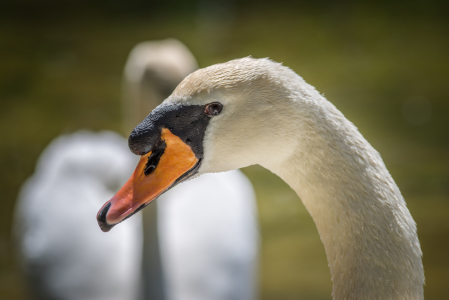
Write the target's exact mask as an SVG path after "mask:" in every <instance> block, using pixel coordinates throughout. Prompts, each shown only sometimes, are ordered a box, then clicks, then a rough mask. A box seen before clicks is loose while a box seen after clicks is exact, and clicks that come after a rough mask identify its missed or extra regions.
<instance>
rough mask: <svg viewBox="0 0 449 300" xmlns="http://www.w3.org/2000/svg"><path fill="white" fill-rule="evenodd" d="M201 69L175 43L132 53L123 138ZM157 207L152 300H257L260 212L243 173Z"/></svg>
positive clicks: (149, 280)
mask: <svg viewBox="0 0 449 300" xmlns="http://www.w3.org/2000/svg"><path fill="white" fill-rule="evenodd" d="M197 68H198V66H197V63H196V60H195V58H194V57H193V55H192V54H191V53H190V51H189V50H188V49H187V48H186V47H185V46H184V45H183V44H182V43H181V42H179V41H177V40H173V39H168V40H163V41H151V42H144V43H141V44H138V45H137V46H135V47H134V49H133V50H132V51H131V53H130V55H129V58H128V61H127V63H126V66H125V72H124V86H123V87H124V101H123V109H124V111H125V112H126V116H125V124H124V125H125V126H124V127H125V130H127V132H128V133H129V132H130V131H131V130H132V128H134V127H135V125H137V124H138V122H139V120H141V119H142V118H143V117H145V116H146V115H147V114H148V112H150V111H151V110H152V109H154V108H155V107H156V106H157V105H159V104H160V103H161V102H162V101H163V100H164V99H166V98H167V97H168V96H169V95H170V94H171V93H172V91H173V90H174V89H175V87H176V86H177V85H178V84H179V82H181V81H182V79H184V78H185V77H186V76H187V75H189V74H190V73H192V72H193V71H195V70H196V69H197ZM156 204H157V206H156V205H151V206H150V207H148V208H147V209H146V210H144V211H143V212H144V214H143V218H144V224H145V226H144V235H145V239H144V240H145V242H144V264H145V267H144V274H143V275H144V282H145V284H144V288H145V296H146V298H147V299H159V300H161V299H163V298H166V299H169V300H189V299H191V300H231V299H232V300H250V299H254V298H255V296H256V278H257V276H256V271H257V263H258V255H257V254H258V228H257V227H258V226H257V220H256V217H257V210H256V203H255V197H254V192H253V189H252V186H251V183H250V182H249V181H248V179H247V178H246V177H245V176H244V175H243V174H242V173H241V172H240V171H238V170H237V171H231V172H226V173H220V174H210V175H207V176H203V177H201V178H199V179H197V180H195V181H191V182H188V183H186V184H184V185H181V186H179V187H176V188H174V189H173V190H171V191H169V192H167V193H166V194H164V195H163V196H162V197H161V199H160V201H157V203H156ZM161 263H162V264H161ZM161 277H163V278H165V280H163V281H162V280H161ZM164 286H165V288H163V287H164Z"/></svg>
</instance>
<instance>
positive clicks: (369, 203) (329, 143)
mask: <svg viewBox="0 0 449 300" xmlns="http://www.w3.org/2000/svg"><path fill="white" fill-rule="evenodd" d="M293 105H297V106H298V108H299V110H300V111H304V110H307V113H306V114H304V115H302V113H300V114H301V116H300V117H299V118H296V119H295V120H297V121H295V122H296V124H295V125H292V126H296V127H297V130H296V132H297V133H298V136H297V137H296V138H297V144H296V146H295V148H296V149H295V151H293V153H292V154H291V155H290V156H289V157H288V158H286V159H285V160H284V161H283V162H282V163H279V162H276V163H274V164H273V165H271V166H270V165H267V166H266V167H267V168H269V169H270V170H272V171H273V172H274V173H276V174H278V175H279V176H280V177H281V178H282V179H284V180H285V181H286V182H287V183H288V184H289V185H290V186H291V187H292V188H293V189H294V190H295V191H296V192H297V193H298V195H299V196H300V197H301V199H302V201H303V203H304V205H305V206H306V208H307V210H308V211H309V212H310V214H311V215H312V217H313V219H314V221H315V223H316V225H317V228H318V231H319V234H320V237H321V240H322V241H323V243H324V246H325V248H326V254H327V258H328V261H329V267H330V269H331V274H332V280H333V283H334V286H333V295H334V299H422V298H423V283H424V275H423V269H422V262H421V249H420V245H419V241H418V237H417V233H416V225H415V222H414V221H413V219H412V217H411V215H410V213H409V211H408V209H407V207H406V204H405V201H404V199H403V197H402V195H401V193H400V191H399V189H398V187H397V186H396V184H395V182H394V181H393V179H392V177H391V176H390V174H389V172H388V171H387V169H386V167H385V165H384V163H383V161H382V159H381V157H380V155H379V154H378V153H377V152H376V151H375V150H374V149H373V148H372V147H371V145H370V144H369V143H368V142H367V141H366V140H365V139H364V138H363V137H362V136H361V134H360V133H359V132H358V130H357V129H356V128H355V127H354V126H353V125H352V123H350V122H349V121H347V120H346V119H345V118H344V116H343V115H342V114H341V113H340V112H339V111H338V110H337V109H336V108H335V107H334V106H333V105H332V104H331V103H330V102H328V101H327V100H325V99H324V98H323V97H321V96H319V95H318V93H317V95H316V96H315V99H314V100H313V101H309V102H308V103H307V102H306V103H305V102H304V101H303V102H302V103H296V104H295V103H293ZM300 106H302V107H300ZM293 111H296V112H298V109H296V110H293ZM307 116H309V117H307ZM291 128H292V127H291ZM291 132H293V131H291ZM279 142H280V143H282V141H279Z"/></svg>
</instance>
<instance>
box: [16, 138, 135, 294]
mask: <svg viewBox="0 0 449 300" xmlns="http://www.w3.org/2000/svg"><path fill="white" fill-rule="evenodd" d="M134 164H135V158H134V157H132V156H130V155H129V150H128V149H127V147H126V143H124V140H123V138H122V137H120V136H118V135H117V134H115V133H112V132H103V133H98V134H94V133H89V132H78V133H75V134H72V135H63V136H60V137H58V138H57V139H55V140H54V141H53V142H52V143H51V144H50V145H49V146H48V147H47V148H46V149H45V150H44V152H43V153H42V155H41V157H40V158H39V161H38V164H37V167H36V171H35V173H34V175H33V176H32V177H31V178H30V179H28V181H27V182H26V183H25V184H24V186H23V187H22V189H21V192H20V195H19V200H18V204H17V207H16V216H15V227H14V229H15V236H16V240H17V242H18V250H19V253H20V262H21V266H22V268H23V269H24V271H25V275H26V278H27V282H28V284H29V288H30V291H29V292H30V293H29V295H30V296H31V299H42V300H44V299H45V300H53V299H58V300H62V299H64V300H79V299H90V300H111V299H112V300H123V299H130V300H133V299H134V300H137V299H138V298H137V297H138V296H139V288H140V286H139V280H140V267H141V257H142V226H141V220H140V215H138V216H136V218H135V220H130V222H129V223H128V224H125V226H123V227H122V228H119V230H117V232H113V233H112V235H111V236H108V235H105V234H102V232H101V231H100V230H97V228H96V227H97V225H96V223H95V222H93V221H92V217H93V216H94V215H95V213H96V211H97V210H98V205H99V204H100V203H101V202H102V201H104V199H108V198H109V197H111V196H112V195H113V194H114V192H115V191H116V190H117V189H118V188H119V187H120V185H122V184H123V183H124V182H125V180H126V175H125V174H130V173H131V172H132V168H133V165H134ZM105 249H107V251H105Z"/></svg>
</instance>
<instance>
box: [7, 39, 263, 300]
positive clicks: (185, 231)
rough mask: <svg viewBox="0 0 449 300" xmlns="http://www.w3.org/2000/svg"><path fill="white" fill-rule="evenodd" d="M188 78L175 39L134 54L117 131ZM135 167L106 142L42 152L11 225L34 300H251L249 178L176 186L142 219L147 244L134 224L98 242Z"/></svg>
mask: <svg viewBox="0 0 449 300" xmlns="http://www.w3.org/2000/svg"><path fill="white" fill-rule="evenodd" d="M195 69H197V64H196V61H195V59H194V57H193V56H192V54H191V53H190V52H189V51H188V49H187V48H186V47H185V46H184V45H183V44H181V43H180V42H178V41H176V40H165V41H160V42H146V43H142V44H139V45H137V46H136V47H135V48H134V49H133V50H132V52H131V54H130V56H129V58H128V61H127V64H126V67H125V74H124V97H123V98H124V108H130V109H127V110H125V111H124V112H125V118H124V119H125V122H124V127H125V131H127V133H129V131H130V130H131V129H132V128H133V127H134V126H135V125H136V124H137V123H138V122H139V120H141V119H142V116H145V115H146V114H148V113H149V112H150V111H151V110H152V109H153V108H154V107H156V106H157V105H158V104H160V102H162V101H163V100H164V99H165V98H166V97H167V96H168V95H169V94H170V93H171V92H172V90H173V89H174V88H175V87H176V85H177V84H178V83H179V82H180V81H181V80H182V79H183V78H184V77H185V76H187V75H188V74H189V73H191V72H193V71H194V70H195ZM136 161H137V157H136V156H134V155H132V154H131V152H130V151H129V149H128V146H127V142H126V140H124V139H123V138H121V137H120V136H118V135H117V134H114V133H111V132H103V133H89V132H87V131H86V132H78V133H75V134H72V135H64V136H61V137H59V138H57V139H55V140H54V141H53V142H52V143H51V144H50V145H49V146H48V147H47V149H45V150H44V152H43V154H42V155H41V157H40V159H39V161H38V164H37V167H36V172H35V174H34V175H33V176H32V177H31V178H30V179H29V180H28V181H27V182H26V183H25V184H24V186H23V187H22V190H21V192H20V195H19V200H18V204H17V208H16V218H15V236H16V239H17V241H18V246H19V252H20V261H21V266H22V268H23V270H24V272H25V275H26V277H27V279H28V283H29V287H30V291H31V294H32V296H33V297H34V299H39V300H40V299H46V300H53V299H60V300H72V299H73V300H75V299H76V300H79V299H89V300H103V299H105V300H106V299H108V300H115V299H117V300H125V299H126V300H128V299H129V300H132V299H139V297H142V298H143V299H158V300H165V299H168V300H190V299H192V300H202V299H204V300H206V299H207V300H231V299H232V300H250V299H254V298H255V295H256V272H257V264H258V246H259V243H258V225H257V212H256V211H257V209H256V202H255V197H254V192H253V189H252V186H251V184H250V182H249V181H248V179H247V178H246V177H245V176H244V175H243V174H242V173H241V172H240V171H231V172H227V173H220V174H208V175H205V176H202V177H200V178H197V179H195V180H193V181H189V182H187V183H183V184H182V185H179V186H178V187H176V188H174V189H172V190H170V191H169V192H167V193H166V194H164V195H163V196H161V197H160V199H159V200H158V201H157V204H156V205H155V204H153V205H150V206H149V207H148V208H146V209H145V210H143V211H144V223H143V224H144V226H143V230H144V234H142V223H141V222H142V220H141V217H140V214H138V216H136V217H134V218H131V220H129V221H127V222H125V223H123V224H121V225H120V226H117V228H114V230H112V232H110V233H107V234H105V233H102V232H101V231H100V230H99V229H98V226H97V223H96V220H95V215H96V212H97V211H98V209H99V208H100V207H101V203H103V202H104V201H105V200H107V199H109V198H111V197H112V195H113V194H114V193H115V192H116V191H117V190H118V188H119V187H120V186H121V185H123V183H124V181H125V179H126V178H128V177H129V175H130V174H131V173H132V171H133V169H134V167H135V164H136ZM143 236H144V242H143ZM143 244H144V245H143ZM142 246H143V253H142ZM141 270H142V272H143V273H141ZM141 275H143V276H141ZM141 283H143V285H142V286H143V288H144V290H143V292H142V293H143V295H140V287H141V285H140V284H141Z"/></svg>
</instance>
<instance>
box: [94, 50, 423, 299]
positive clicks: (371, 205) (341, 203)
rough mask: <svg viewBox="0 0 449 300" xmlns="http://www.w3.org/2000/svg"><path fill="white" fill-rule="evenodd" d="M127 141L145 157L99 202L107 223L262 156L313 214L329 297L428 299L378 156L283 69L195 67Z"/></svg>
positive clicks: (407, 225)
mask: <svg viewBox="0 0 449 300" xmlns="http://www.w3.org/2000/svg"><path fill="white" fill-rule="evenodd" d="M129 146H130V149H131V150H132V151H133V152H134V153H136V154H139V155H142V156H141V159H140V162H139V164H138V166H137V168H136V170H135V171H134V173H133V175H132V176H131V178H130V179H129V181H128V182H127V184H126V185H125V186H124V187H123V188H122V189H121V190H120V191H119V192H118V193H117V194H116V195H115V196H114V197H113V198H112V199H111V200H109V201H108V202H107V203H106V204H105V205H104V206H103V208H102V209H101V210H100V211H99V213H98V215H97V219H98V222H99V225H100V226H101V227H102V229H103V230H109V229H111V228H112V227H113V226H114V225H116V224H117V223H119V222H121V221H123V220H124V219H125V218H126V217H127V216H129V215H131V214H132V213H133V212H134V211H136V210H137V209H139V208H141V207H143V206H144V205H147V204H148V203H149V202H151V201H152V200H153V199H155V198H156V197H157V196H159V195H160V194H161V193H163V192H164V191H165V190H167V189H169V188H170V187H172V186H174V185H175V184H177V183H179V182H181V181H183V180H185V179H186V178H189V177H193V176H198V175H201V174H204V173H211V172H223V171H228V170H232V169H236V168H240V167H244V166H248V165H253V164H260V165H262V166H264V167H265V168H267V169H269V170H271V171H272V172H274V173H275V174H277V175H278V176H280V177H281V178H282V179H283V180H284V181H286V182H287V183H288V184H289V185H290V186H291V187H292V188H293V189H294V190H295V191H296V192H297V194H298V195H299V196H300V197H301V199H302V201H303V203H304V205H305V206H306V208H307V209H308V211H309V213H310V214H311V215H312V217H313V219H314V221H315V223H316V226H317V228H318V232H319V234H320V237H321V240H322V241H323V244H324V247H325V249H326V254H327V259H328V262H329V267H330V271H331V275H332V281H333V298H334V299H338V300H340V299H408V300H410V299H423V284H424V274H423V267H422V261H421V254H422V253H421V249H420V245H419V241H418V236H417V233H416V224H415V222H414V221H413V218H412V217H411V215H410V213H409V211H408V209H407V207H406V204H405V201H404V199H403V197H402V195H401V193H400V191H399V189H398V187H397V186H396V184H395V182H394V181H393V179H392V177H391V175H390V174H389V172H388V171H387V169H386V167H385V165H384V163H383V161H382V159H381V157H380V155H379V154H378V152H376V151H375V150H374V149H373V148H372V146H371V145H370V144H369V143H368V142H367V141H366V140H365V139H364V138H363V137H362V135H361V134H360V133H359V132H358V130H357V128H356V127H355V126H354V125H353V124H352V123H351V122H349V121H348V120H347V119H346V118H345V117H344V116H343V114H342V113H341V112H340V111H338V110H337V109H336V108H335V106H334V105H332V104H331V103H330V102H328V101H327V100H326V99H325V98H324V97H323V96H322V95H320V94H319V93H318V92H317V91H316V90H315V89H314V88H313V87H312V86H310V85H308V84H307V83H306V82H305V81H304V80H303V79H302V78H301V77H300V76H298V75H297V74H296V73H294V72H293V71H291V70H290V69H288V68H286V67H283V66H282V65H280V64H277V63H274V62H272V61H270V60H268V59H252V58H244V59H238V60H233V61H230V62H228V63H224V64H218V65H214V66H211V67H208V68H205V69H202V70H198V71H196V72H195V73H193V74H191V75H190V76H188V77H187V78H186V79H184V80H183V82H181V83H180V85H179V86H178V87H177V88H176V90H175V91H174V92H173V94H172V95H171V96H170V97H169V98H168V99H167V100H166V101H164V103H163V104H162V105H160V106H159V107H157V108H156V109H155V110H154V111H153V112H152V113H151V114H150V115H149V116H148V117H147V118H145V120H144V121H143V122H142V123H141V124H139V125H138V126H137V127H136V128H135V129H134V131H133V132H132V133H131V135H130V137H129Z"/></svg>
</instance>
